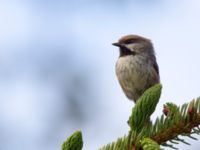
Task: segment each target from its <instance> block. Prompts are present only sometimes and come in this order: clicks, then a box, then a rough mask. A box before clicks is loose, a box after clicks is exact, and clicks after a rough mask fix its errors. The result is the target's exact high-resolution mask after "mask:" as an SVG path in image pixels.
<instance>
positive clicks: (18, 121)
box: [0, 0, 200, 150]
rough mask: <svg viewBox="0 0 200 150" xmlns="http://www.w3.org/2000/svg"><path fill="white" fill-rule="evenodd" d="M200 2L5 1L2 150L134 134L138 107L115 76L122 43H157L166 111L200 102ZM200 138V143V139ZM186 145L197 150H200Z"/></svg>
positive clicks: (38, 149)
mask: <svg viewBox="0 0 200 150" xmlns="http://www.w3.org/2000/svg"><path fill="white" fill-rule="evenodd" d="M199 19H200V1H198V0H190V1H187V0H67V1H64V0H57V1H52V0H49V1H39V0H26V1H21V0H1V1H0V149H1V150H11V149H15V150H27V149H28V150H56V149H60V146H61V144H62V143H63V141H64V140H65V139H66V138H67V137H68V136H69V135H71V134H72V133H73V132H74V131H75V130H82V132H83V139H84V148H83V150H95V149H98V148H100V147H102V146H103V145H105V144H107V143H109V142H112V141H115V140H116V139H117V138H118V137H121V136H123V135H124V134H127V133H128V130H129V127H128V125H127V123H126V122H127V120H128V117H129V115H130V112H131V108H132V107H133V105H134V104H133V102H131V101H128V100H127V98H126V97H125V95H124V94H123V92H122V90H121V88H120V86H119V84H118V81H117V78H116V76H115V62H116V60H117V58H118V55H119V54H118V50H117V48H116V47H113V46H112V45H111V43H113V42H115V41H117V40H118V39H119V38H120V37H121V36H122V35H126V34H139V35H142V36H145V37H148V38H150V39H152V42H153V43H154V47H155V50H156V53H157V61H158V64H159V67H160V75H161V82H162V84H163V91H162V97H161V100H160V102H159V104H158V107H157V109H156V112H155V113H154V115H153V118H152V119H153V120H155V118H156V116H158V115H161V114H162V107H163V104H164V103H166V102H175V103H176V104H183V103H185V102H189V101H190V100H192V99H193V98H196V97H198V96H200V91H199V85H200V79H199V77H200V71H199V68H200V59H199V56H200V51H199V50H200V45H199V35H200V28H199V27H200V21H199ZM197 137H198V136H197ZM189 142H190V143H191V144H192V146H187V145H184V144H180V145H179V146H178V147H179V148H180V149H182V150H189V149H198V147H199V146H200V144H199V141H191V140H189Z"/></svg>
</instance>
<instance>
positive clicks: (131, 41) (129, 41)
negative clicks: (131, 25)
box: [125, 39, 135, 44]
mask: <svg viewBox="0 0 200 150" xmlns="http://www.w3.org/2000/svg"><path fill="white" fill-rule="evenodd" d="M134 42H135V40H133V39H131V40H127V41H126V42H125V43H126V44H131V43H134Z"/></svg>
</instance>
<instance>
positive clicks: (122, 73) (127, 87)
mask: <svg viewBox="0 0 200 150" xmlns="http://www.w3.org/2000/svg"><path fill="white" fill-rule="evenodd" d="M148 70H149V69H148V65H145V64H143V63H142V62H141V61H138V60H137V59H131V58H126V57H124V58H120V59H119V60H118V62H117V64H116V74H117V77H118V80H119V82H120V85H121V87H122V89H123V91H124V93H125V94H126V96H127V97H128V98H129V99H134V100H136V99H137V98H138V97H139V96H140V95H141V93H143V90H144V89H145V87H146V84H147V81H148V77H149V72H148Z"/></svg>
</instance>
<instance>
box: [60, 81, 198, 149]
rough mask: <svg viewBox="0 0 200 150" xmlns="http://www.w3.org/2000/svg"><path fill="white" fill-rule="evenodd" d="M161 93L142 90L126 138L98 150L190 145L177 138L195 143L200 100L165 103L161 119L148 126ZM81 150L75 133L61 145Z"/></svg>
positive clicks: (154, 88)
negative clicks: (178, 104) (187, 138)
mask: <svg viewBox="0 0 200 150" xmlns="http://www.w3.org/2000/svg"><path fill="white" fill-rule="evenodd" d="M161 89H162V86H161V85H160V84H157V85H155V86H153V87H151V88H149V89H148V90H146V91H145V92H144V94H143V95H142V96H141V97H140V99H139V100H138V101H137V103H136V104H135V107H134V108H133V109H132V114H131V116H130V117H129V121H128V124H129V126H130V131H129V132H128V135H125V136H124V137H122V138H118V139H117V141H115V142H112V143H110V144H107V145H105V146H104V147H102V148H100V149H99V150H160V145H162V146H166V147H170V148H172V149H177V148H176V147H174V145H175V144H179V143H180V142H181V143H184V144H187V145H190V143H188V142H187V141H185V140H184V139H182V138H181V136H183V137H184V136H186V137H189V138H191V139H193V140H197V138H195V137H193V136H192V135H193V134H197V135H200V127H199V126H200V97H199V98H197V99H196V100H192V101H191V102H190V103H185V104H183V105H182V106H177V105H176V104H173V103H166V104H165V105H164V108H163V115H161V117H159V118H157V119H156V121H155V122H154V123H151V122H150V116H151V115H152V113H153V112H154V110H155V108H156V105H157V103H158V101H159V98H160V95H161ZM82 146H83V142H82V135H81V132H80V131H77V132H75V133H74V134H73V135H72V136H70V137H69V138H68V139H67V140H66V141H65V142H64V143H63V145H62V150H81V149H82Z"/></svg>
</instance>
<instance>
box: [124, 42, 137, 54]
mask: <svg viewBox="0 0 200 150" xmlns="http://www.w3.org/2000/svg"><path fill="white" fill-rule="evenodd" d="M135 45H136V44H135V43H132V44H126V48H128V49H129V50H130V51H132V52H135V50H134V47H135Z"/></svg>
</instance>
